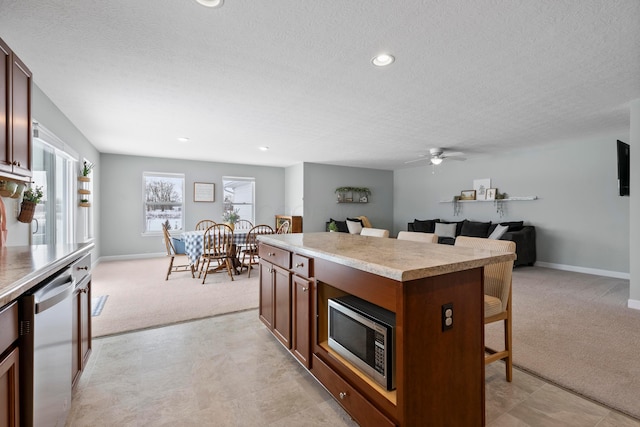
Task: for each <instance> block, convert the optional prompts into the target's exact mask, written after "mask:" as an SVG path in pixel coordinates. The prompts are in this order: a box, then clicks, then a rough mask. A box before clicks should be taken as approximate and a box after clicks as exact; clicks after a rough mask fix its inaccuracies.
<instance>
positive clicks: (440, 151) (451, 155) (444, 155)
mask: <svg viewBox="0 0 640 427" xmlns="http://www.w3.org/2000/svg"><path fill="white" fill-rule="evenodd" d="M460 156H464V153H461V152H460V151H445V149H444V148H431V149H429V155H428V156H426V155H423V154H421V155H420V156H419V158H418V159H414V160H408V161H406V162H405V164H406V163H413V162H419V161H420V160H428V161H429V164H430V165H434V166H437V165H439V164H441V163H442V161H443V160H445V159H453V160H467V159H465V158H464V157H460Z"/></svg>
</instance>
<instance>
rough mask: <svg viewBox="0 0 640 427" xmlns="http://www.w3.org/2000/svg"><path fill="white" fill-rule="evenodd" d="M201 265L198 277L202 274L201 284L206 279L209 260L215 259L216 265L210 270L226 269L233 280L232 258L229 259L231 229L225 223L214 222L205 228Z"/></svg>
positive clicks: (231, 246)
mask: <svg viewBox="0 0 640 427" xmlns="http://www.w3.org/2000/svg"><path fill="white" fill-rule="evenodd" d="M202 244H203V248H204V249H203V251H202V266H201V267H200V273H199V274H198V278H200V276H202V274H203V272H204V277H203V278H202V284H204V282H205V280H207V275H208V274H209V272H210V271H209V267H210V265H211V260H216V261H217V262H218V265H217V266H216V267H215V268H214V269H213V270H211V272H217V271H220V270H222V269H225V268H226V270H227V273H228V274H229V277H231V280H232V281H233V272H232V267H233V260H232V259H231V256H233V255H232V251H233V230H232V229H231V227H229V226H228V225H227V224H215V225H212V226H211V227H209V228H207V229H206V231H205V232H204V236H203V241H202Z"/></svg>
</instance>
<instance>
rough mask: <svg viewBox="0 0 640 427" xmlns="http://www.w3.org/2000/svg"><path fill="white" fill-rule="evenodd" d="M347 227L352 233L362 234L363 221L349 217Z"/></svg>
mask: <svg viewBox="0 0 640 427" xmlns="http://www.w3.org/2000/svg"><path fill="white" fill-rule="evenodd" d="M347 228H348V229H349V233H350V234H360V232H361V231H362V221H360V220H357V221H354V220H353V218H347Z"/></svg>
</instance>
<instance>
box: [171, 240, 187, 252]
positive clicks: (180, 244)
mask: <svg viewBox="0 0 640 427" xmlns="http://www.w3.org/2000/svg"><path fill="white" fill-rule="evenodd" d="M171 243H173V248H174V249H175V250H176V253H177V254H183V253H185V252H184V240H182V239H178V238H177V237H172V238H171Z"/></svg>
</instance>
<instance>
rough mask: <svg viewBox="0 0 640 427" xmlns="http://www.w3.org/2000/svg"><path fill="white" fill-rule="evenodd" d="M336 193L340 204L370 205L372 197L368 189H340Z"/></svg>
mask: <svg viewBox="0 0 640 427" xmlns="http://www.w3.org/2000/svg"><path fill="white" fill-rule="evenodd" d="M335 192H336V193H337V194H338V200H337V202H338V203H368V202H369V196H370V195H371V190H369V189H368V188H367V187H338V188H336V191H335ZM356 193H357V194H358V196H356Z"/></svg>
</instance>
